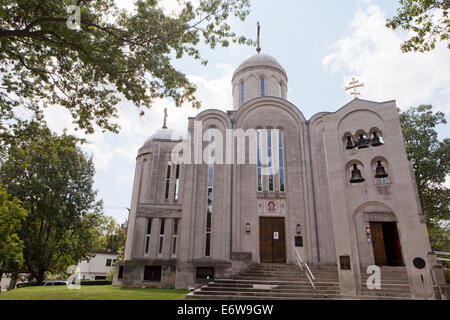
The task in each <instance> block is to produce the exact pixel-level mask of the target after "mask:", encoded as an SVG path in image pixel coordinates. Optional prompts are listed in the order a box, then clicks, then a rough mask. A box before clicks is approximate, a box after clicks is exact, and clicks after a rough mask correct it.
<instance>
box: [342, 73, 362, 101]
mask: <svg viewBox="0 0 450 320" xmlns="http://www.w3.org/2000/svg"><path fill="white" fill-rule="evenodd" d="M359 87H364V83H359V81H358V80H356V79H355V78H352V81H351V82H350V86H349V87H346V88H345V91H348V90H350V89H353V92H350V94H351V95H353V96H354V97H355V99H358V96H360V95H361V93H359V92H358V91H356V88H359Z"/></svg>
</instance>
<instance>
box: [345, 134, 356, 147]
mask: <svg viewBox="0 0 450 320" xmlns="http://www.w3.org/2000/svg"><path fill="white" fill-rule="evenodd" d="M342 142H343V144H344V147H345V149H346V150H353V149H355V148H356V146H355V140H354V139H353V136H352V134H351V132H348V131H347V132H346V133H344V136H343V137H342Z"/></svg>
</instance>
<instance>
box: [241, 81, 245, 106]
mask: <svg viewBox="0 0 450 320" xmlns="http://www.w3.org/2000/svg"><path fill="white" fill-rule="evenodd" d="M244 102H245V83H244V81H242V82H241V105H243V104H244Z"/></svg>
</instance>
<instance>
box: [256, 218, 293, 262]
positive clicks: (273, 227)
mask: <svg viewBox="0 0 450 320" xmlns="http://www.w3.org/2000/svg"><path fill="white" fill-rule="evenodd" d="M259 229H260V232H259V237H260V251H259V252H260V260H261V263H286V237H285V229H284V218H266V217H261V218H260V221H259Z"/></svg>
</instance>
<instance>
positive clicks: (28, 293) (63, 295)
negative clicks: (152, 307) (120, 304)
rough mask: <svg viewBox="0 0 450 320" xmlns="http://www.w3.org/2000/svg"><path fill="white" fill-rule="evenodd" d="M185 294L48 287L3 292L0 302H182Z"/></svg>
mask: <svg viewBox="0 0 450 320" xmlns="http://www.w3.org/2000/svg"><path fill="white" fill-rule="evenodd" d="M187 293H188V291H186V290H170V289H155V288H146V289H141V288H121V287H113V286H81V289H80V290H69V289H68V288H67V287H66V286H54V287H50V286H48V287H28V288H20V289H15V290H12V291H8V292H4V291H3V292H2V293H1V294H0V300H182V299H184V296H185V295H186V294H187Z"/></svg>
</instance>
